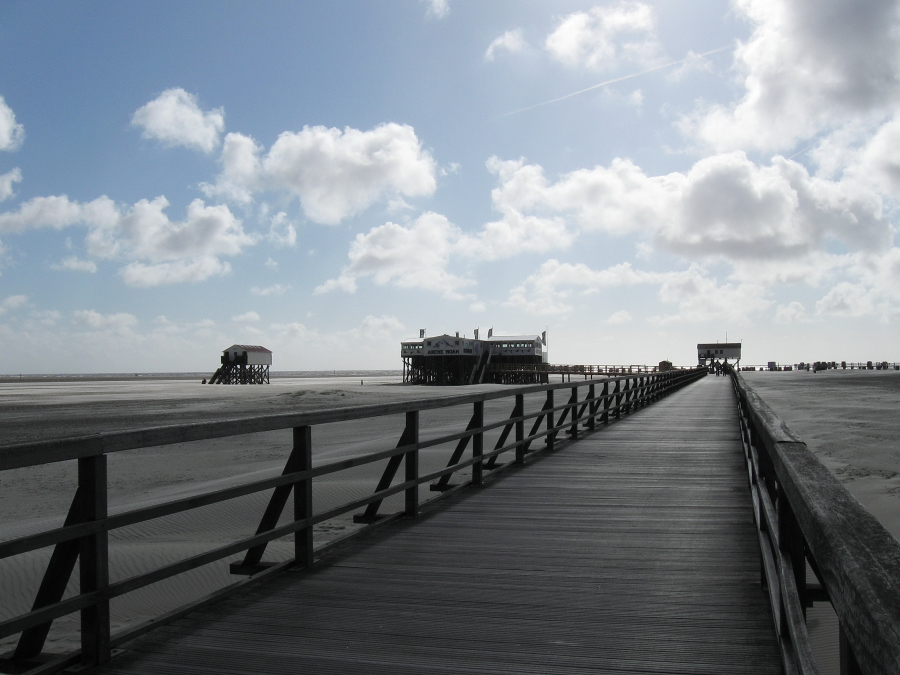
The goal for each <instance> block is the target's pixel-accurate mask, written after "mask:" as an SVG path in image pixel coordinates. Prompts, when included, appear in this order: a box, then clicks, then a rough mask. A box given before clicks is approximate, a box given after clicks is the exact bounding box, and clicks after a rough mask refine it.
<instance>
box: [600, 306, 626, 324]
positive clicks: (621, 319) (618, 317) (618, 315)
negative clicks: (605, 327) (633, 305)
mask: <svg viewBox="0 0 900 675" xmlns="http://www.w3.org/2000/svg"><path fill="white" fill-rule="evenodd" d="M631 321H632V317H631V312H629V311H627V310H624V309H622V310H619V311H618V312H614V313H613V314H610V315H609V318H608V319H607V320H606V323H609V324H612V325H616V324H623V323H631Z"/></svg>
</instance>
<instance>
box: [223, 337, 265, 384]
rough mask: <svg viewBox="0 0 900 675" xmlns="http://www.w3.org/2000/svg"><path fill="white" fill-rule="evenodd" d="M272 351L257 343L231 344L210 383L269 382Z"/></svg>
mask: <svg viewBox="0 0 900 675" xmlns="http://www.w3.org/2000/svg"><path fill="white" fill-rule="evenodd" d="M271 365H272V352H271V351H270V350H268V349H266V348H265V347H260V346H259V345H231V346H230V347H229V348H228V349H226V350H225V351H224V352H222V365H221V366H220V367H219V369H218V370H217V371H216V372H215V373H213V376H212V377H211V378H209V383H210V384H269V366H271Z"/></svg>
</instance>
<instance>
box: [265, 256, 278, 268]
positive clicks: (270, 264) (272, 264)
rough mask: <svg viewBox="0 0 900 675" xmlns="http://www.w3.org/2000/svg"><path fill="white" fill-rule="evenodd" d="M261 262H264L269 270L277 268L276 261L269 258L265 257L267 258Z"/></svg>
mask: <svg viewBox="0 0 900 675" xmlns="http://www.w3.org/2000/svg"><path fill="white" fill-rule="evenodd" d="M263 264H264V265H265V266H266V267H268V268H269V269H270V270H277V269H278V261H276V260H272V259H271V258H267V259H266V262H265V263H263Z"/></svg>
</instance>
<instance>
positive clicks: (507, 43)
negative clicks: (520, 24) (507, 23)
mask: <svg viewBox="0 0 900 675" xmlns="http://www.w3.org/2000/svg"><path fill="white" fill-rule="evenodd" d="M526 46H527V44H526V43H525V37H524V36H523V35H522V29H521V28H516V29H514V30H508V31H506V32H505V33H504V34H503V35H501V36H500V37H497V38H494V41H493V42H491V44H489V45H488V48H487V51H485V53H484V58H485V59H486V60H487V61H493V60H494V58H495V57H496V56H497V53H498V52H501V51H506V52H510V53H512V54H516V53H518V52H521V51H522V50H524V49H525V47H526Z"/></svg>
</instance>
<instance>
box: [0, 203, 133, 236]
mask: <svg viewBox="0 0 900 675" xmlns="http://www.w3.org/2000/svg"><path fill="white" fill-rule="evenodd" d="M118 215H119V214H118V210H117V209H116V205H115V203H114V202H113V201H112V200H111V199H110V198H109V197H106V196H104V197H99V198H97V199H95V200H93V201H91V202H87V203H84V204H81V203H78V202H73V201H69V198H68V197H67V196H66V195H61V196H54V197H34V198H33V199H29V200H28V201H27V202H24V203H22V204H20V205H19V208H18V210H16V211H7V212H5V213H0V234H15V233H19V232H24V231H27V230H34V229H39V228H45V227H50V228H53V229H57V230H60V229H62V228H64V227H70V226H72V225H76V224H79V223H89V224H92V225H98V226H104V227H106V226H109V225H110V224H112V223H114V222H115V220H116V219H117V218H118Z"/></svg>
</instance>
